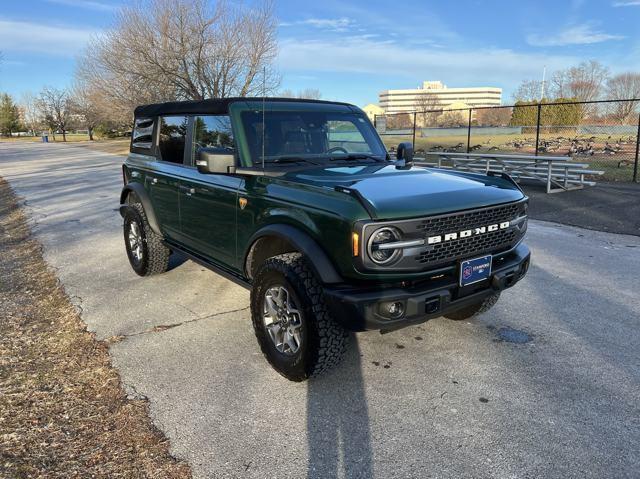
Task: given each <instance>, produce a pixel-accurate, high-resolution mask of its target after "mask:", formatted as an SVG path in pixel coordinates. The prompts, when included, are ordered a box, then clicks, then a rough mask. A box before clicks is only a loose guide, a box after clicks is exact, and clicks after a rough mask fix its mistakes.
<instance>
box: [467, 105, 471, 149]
mask: <svg viewBox="0 0 640 479" xmlns="http://www.w3.org/2000/svg"><path fill="white" fill-rule="evenodd" d="M471 110H472V108H469V125H468V126H467V153H471Z"/></svg>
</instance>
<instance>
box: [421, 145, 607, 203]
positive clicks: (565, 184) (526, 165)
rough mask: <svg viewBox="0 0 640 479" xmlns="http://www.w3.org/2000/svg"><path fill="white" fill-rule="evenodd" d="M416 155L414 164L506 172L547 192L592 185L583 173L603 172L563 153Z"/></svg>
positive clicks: (442, 153)
mask: <svg viewBox="0 0 640 479" xmlns="http://www.w3.org/2000/svg"><path fill="white" fill-rule="evenodd" d="M424 155H425V157H424V158H419V157H418V156H416V158H414V162H415V163H416V164H418V165H422V166H429V167H434V168H443V169H456V170H463V171H472V172H475V173H485V174H487V173H489V172H495V173H506V174H508V175H510V176H511V177H512V178H513V179H514V180H516V181H521V180H532V181H540V182H542V183H544V184H545V185H546V188H547V193H558V192H561V191H569V190H577V189H581V188H584V187H585V186H594V185H595V184H596V183H595V181H593V180H586V179H585V176H590V177H593V176H600V175H602V174H604V171H599V170H592V169H589V164H588V163H574V162H573V161H570V160H571V158H569V157H567V156H533V155H506V154H493V153H447V152H426V153H424Z"/></svg>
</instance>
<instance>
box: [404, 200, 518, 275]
mask: <svg viewBox="0 0 640 479" xmlns="http://www.w3.org/2000/svg"><path fill="white" fill-rule="evenodd" d="M525 209H526V205H525V203H524V202H520V203H510V204H508V205H504V206H497V207H490V208H485V209H481V210H474V211H470V212H466V213H464V212H463V213H458V214H452V215H447V216H439V217H434V218H426V219H424V220H421V221H420V222H418V223H417V224H416V229H417V230H418V231H420V232H424V234H425V235H426V236H436V235H444V234H446V233H451V232H459V231H463V230H466V229H473V228H476V227H481V226H488V225H491V224H497V223H501V222H503V221H512V220H514V219H516V218H518V217H520V216H524V215H525V214H526V210H525ZM521 237H522V233H521V232H520V230H519V229H518V228H509V229H506V230H498V231H493V232H487V233H484V234H480V235H475V236H470V237H467V238H458V239H455V240H449V241H443V242H442V243H436V244H433V245H430V246H429V247H428V248H426V249H425V250H423V251H421V252H420V253H419V254H418V255H417V256H416V257H415V258H416V261H418V262H419V263H421V264H423V265H428V266H439V265H444V264H447V263H453V262H455V261H457V260H458V259H461V258H469V257H473V256H479V255H482V254H490V253H498V252H500V251H505V250H507V249H510V248H512V247H514V246H515V245H516V243H517V242H518V241H519V240H520V238H521Z"/></svg>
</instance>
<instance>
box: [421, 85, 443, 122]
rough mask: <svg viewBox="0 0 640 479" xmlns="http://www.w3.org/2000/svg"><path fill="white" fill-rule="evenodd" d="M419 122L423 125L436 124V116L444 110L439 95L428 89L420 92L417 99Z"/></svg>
mask: <svg viewBox="0 0 640 479" xmlns="http://www.w3.org/2000/svg"><path fill="white" fill-rule="evenodd" d="M415 104H416V111H417V112H418V122H419V123H421V124H422V126H429V125H434V124H435V122H436V118H437V117H438V115H439V114H440V113H441V112H442V106H441V105H440V100H439V99H438V96H437V95H435V94H433V93H430V92H428V91H425V92H422V93H420V94H419V95H418V96H416V100H415Z"/></svg>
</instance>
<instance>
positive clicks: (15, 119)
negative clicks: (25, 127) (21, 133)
mask: <svg viewBox="0 0 640 479" xmlns="http://www.w3.org/2000/svg"><path fill="white" fill-rule="evenodd" d="M19 129H20V112H19V110H18V105H16V104H15V103H14V101H13V98H11V97H10V96H9V95H7V94H6V93H3V94H1V95H0V133H2V134H3V135H4V136H11V134H12V133H13V132H16V131H18V130H19Z"/></svg>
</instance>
